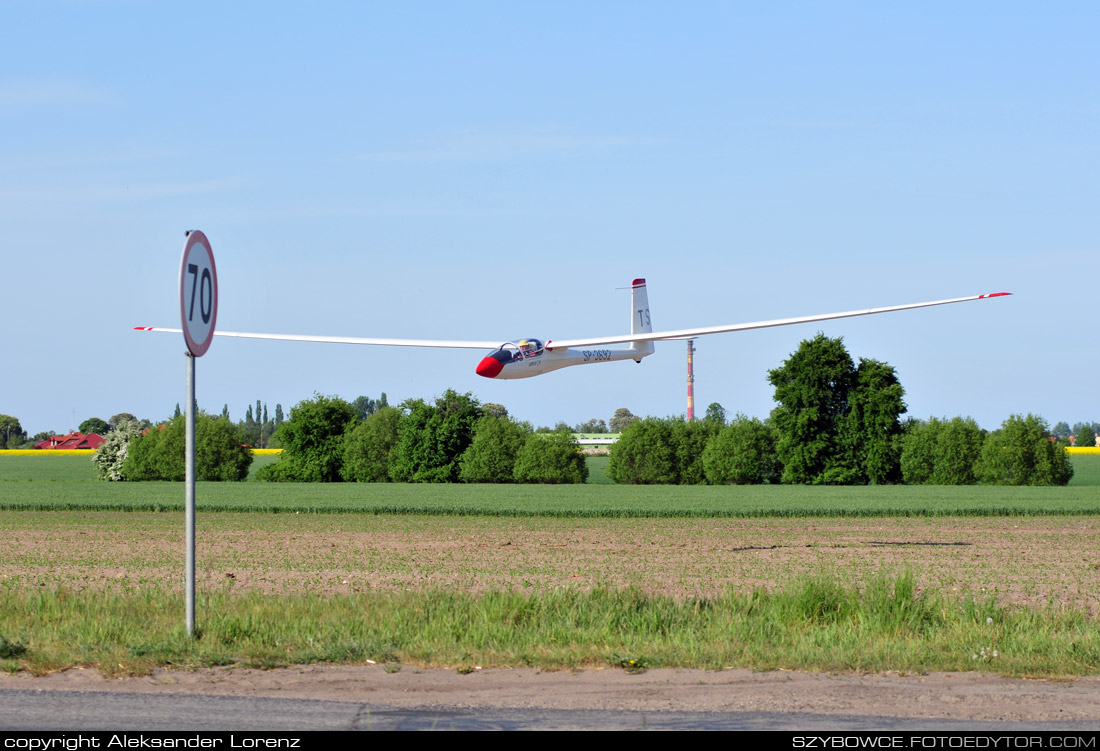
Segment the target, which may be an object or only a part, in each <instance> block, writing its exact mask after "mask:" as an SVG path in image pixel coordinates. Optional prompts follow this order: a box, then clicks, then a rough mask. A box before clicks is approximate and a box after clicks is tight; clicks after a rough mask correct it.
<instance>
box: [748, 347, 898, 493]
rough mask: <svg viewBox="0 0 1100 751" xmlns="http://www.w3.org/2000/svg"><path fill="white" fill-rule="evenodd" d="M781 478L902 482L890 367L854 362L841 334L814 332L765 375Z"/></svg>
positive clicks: (894, 384) (819, 481) (894, 383)
mask: <svg viewBox="0 0 1100 751" xmlns="http://www.w3.org/2000/svg"><path fill="white" fill-rule="evenodd" d="M768 380H769V382H770V383H771V384H772V385H773V386H775V401H776V402H777V404H778V406H777V407H776V408H775V409H774V410H773V411H772V425H773V426H774V427H775V429H776V433H777V435H778V444H777V449H778V452H779V459H780V461H781V462H782V463H783V482H788V483H810V484H831V485H839V484H854V483H866V482H873V483H887V482H897V481H899V480H900V479H901V466H900V454H901V435H902V428H901V423H900V419H899V418H900V415H901V414H902V413H903V412H905V402H904V401H902V396H903V395H904V393H905V391H904V390H903V389H902V387H901V383H900V382H899V381H898V378H897V374H896V373H895V372H894V369H893V368H892V367H891V366H890V365H888V364H886V363H883V362H879V361H877V360H870V359H862V360H860V363H859V367H858V368H857V367H856V366H855V365H854V363H853V362H852V358H851V356H850V355H849V354H848V351H847V350H846V349H845V348H844V341H843V339H840V338H837V339H830V338H828V337H826V336H825V335H824V334H820V333H819V334H818V335H817V336H815V337H814V338H813V339H808V340H806V341H803V342H802V344H801V345H800V346H799V348H798V350H797V351H795V352H794V354H792V355H791V357H790V358H789V359H788V360H786V361H784V362H783V364H782V365H781V366H780V367H778V368H776V369H774V370H772V371H769V373H768Z"/></svg>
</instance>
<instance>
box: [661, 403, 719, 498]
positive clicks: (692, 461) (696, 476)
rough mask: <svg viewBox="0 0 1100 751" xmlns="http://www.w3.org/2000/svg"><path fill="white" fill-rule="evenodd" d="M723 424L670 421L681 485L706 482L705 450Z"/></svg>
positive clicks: (702, 421) (699, 421)
mask: <svg viewBox="0 0 1100 751" xmlns="http://www.w3.org/2000/svg"><path fill="white" fill-rule="evenodd" d="M712 406H713V405H712ZM723 424H724V423H720V422H718V421H716V420H692V421H691V422H688V421H687V420H680V419H676V420H670V421H669V427H670V428H671V429H672V448H673V452H674V455H675V466H676V482H677V483H679V484H680V485H705V484H706V482H707V476H706V470H705V468H704V466H703V452H704V451H705V450H706V448H707V445H708V444H709V443H710V442H711V440H712V439H713V438H714V437H715V436H716V435H718V432H719V431H720V430H721V429H722V425H723Z"/></svg>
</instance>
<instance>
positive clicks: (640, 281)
mask: <svg viewBox="0 0 1100 751" xmlns="http://www.w3.org/2000/svg"><path fill="white" fill-rule="evenodd" d="M630 286H631V287H644V286H645V279H635V280H634V281H633V282H631V283H630Z"/></svg>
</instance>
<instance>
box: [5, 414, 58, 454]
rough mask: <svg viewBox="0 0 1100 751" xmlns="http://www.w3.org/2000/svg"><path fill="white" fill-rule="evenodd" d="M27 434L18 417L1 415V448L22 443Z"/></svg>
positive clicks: (12, 446)
mask: <svg viewBox="0 0 1100 751" xmlns="http://www.w3.org/2000/svg"><path fill="white" fill-rule="evenodd" d="M25 435H26V433H24V431H23V426H22V425H20V424H19V420H18V418H15V417H12V416H11V415H0V448H14V447H15V446H17V445H22V444H23V439H24V437H25ZM47 437H48V436H47ZM43 440H45V439H43Z"/></svg>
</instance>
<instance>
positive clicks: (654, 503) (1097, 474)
mask: <svg viewBox="0 0 1100 751" xmlns="http://www.w3.org/2000/svg"><path fill="white" fill-rule="evenodd" d="M261 459H265V460H270V457H261ZM595 459H602V460H604V462H606V458H605V457H595ZM1073 461H1074V466H1075V468H1077V472H1078V475H1077V477H1076V478H1075V479H1077V480H1078V481H1079V483H1078V484H1072V485H1070V486H1069V487H1065V488H1028V487H993V486H965V487H956V486H937V485H923V486H906V485H881V486H856V487H810V486H792V485H755V486H672V485H653V486H639V485H611V484H598V483H590V484H586V485H567V486H546V485H464V484H453V485H411V484H396V483H380V484H358V483H332V484H320V483H261V482H243V483H213V482H203V483H199V486H198V490H197V492H196V497H197V505H198V507H199V508H200V509H202V510H204V511H242V512H250V511H257V512H295V511H297V512H305V513H369V514H461V515H465V514H478V515H485V516H564V517H574V516H575V517H767V516H775V517H806V516H808V517H822V516H984V515H1004V514H1019V515H1046V514H1053V515H1065V514H1075V515H1077V514H1085V515H1088V514H1100V456H1098V457H1093V456H1079V457H1074V459H1073ZM596 464H597V467H598V468H599V469H602V467H601V466H600V463H599V462H597V463H596ZM85 465H86V466H85ZM597 471H598V470H597ZM593 474H596V473H595V472H594V473H593ZM602 477H603V473H602V472H599V479H602ZM1087 481H1095V484H1084V482H1087ZM182 508H183V486H182V484H179V483H107V482H99V481H97V480H95V478H94V474H93V473H92V471H91V464H90V462H89V461H88V460H87V459H86V458H84V457H56V458H44V457H37V456H32V457H25V456H5V457H0V509H10V510H87V511H95V510H116V511H168V510H178V509H182Z"/></svg>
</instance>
